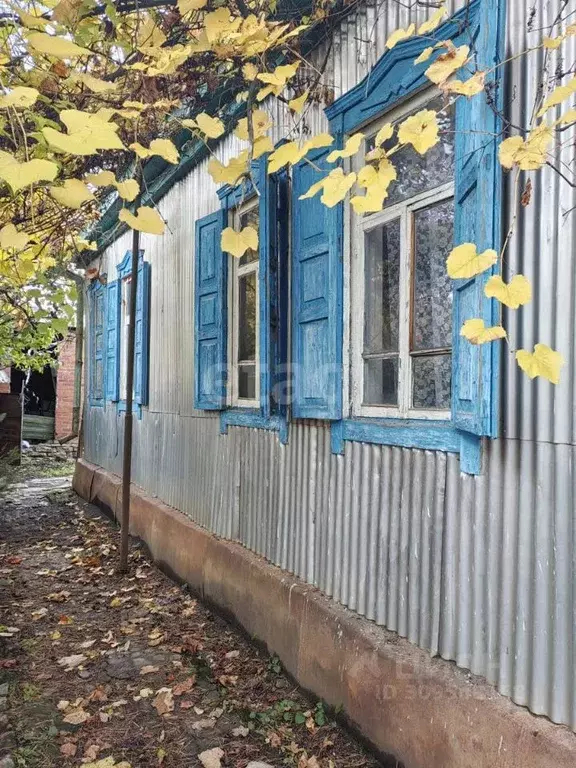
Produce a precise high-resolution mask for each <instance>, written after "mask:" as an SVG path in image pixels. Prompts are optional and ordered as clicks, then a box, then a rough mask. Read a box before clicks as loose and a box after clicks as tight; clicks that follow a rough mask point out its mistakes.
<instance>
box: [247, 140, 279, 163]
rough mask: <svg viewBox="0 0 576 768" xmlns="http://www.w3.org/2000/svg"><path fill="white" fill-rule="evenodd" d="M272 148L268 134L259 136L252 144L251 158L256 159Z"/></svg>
mask: <svg viewBox="0 0 576 768" xmlns="http://www.w3.org/2000/svg"><path fill="white" fill-rule="evenodd" d="M273 150H274V144H273V143H272V139H271V138H270V136H261V137H260V138H259V139H256V141H255V142H254V146H253V147H252V159H253V160H258V158H259V157H261V156H262V155H263V154H265V153H266V152H272V151H273Z"/></svg>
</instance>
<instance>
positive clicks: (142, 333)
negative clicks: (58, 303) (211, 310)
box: [110, 250, 151, 419]
mask: <svg viewBox="0 0 576 768" xmlns="http://www.w3.org/2000/svg"><path fill="white" fill-rule="evenodd" d="M116 274H117V276H118V280H117V282H118V288H117V292H116V294H117V299H116V300H117V302H118V309H117V312H116V313H115V316H116V318H117V326H116V334H115V338H116V346H117V351H116V358H117V361H118V363H117V366H116V369H115V371H116V387H115V390H116V393H117V394H116V397H115V398H110V399H111V400H112V401H113V402H116V408H117V411H118V413H125V412H126V400H123V399H120V334H121V322H122V312H121V309H120V307H121V302H122V287H121V286H122V281H123V280H125V279H126V278H128V277H131V275H132V251H126V253H125V254H124V258H123V259H122V261H121V262H120V264H118V266H117V267H116ZM150 286H151V280H150V264H148V262H145V261H144V251H143V250H140V252H139V254H138V286H137V291H138V295H137V297H136V318H135V323H136V332H135V333H136V338H135V348H134V399H133V402H132V413H134V414H136V415H137V416H138V418H139V419H141V418H142V406H143V405H148V377H149V345H150ZM110 336H112V331H111V330H110Z"/></svg>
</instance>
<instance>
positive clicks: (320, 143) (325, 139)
mask: <svg viewBox="0 0 576 768" xmlns="http://www.w3.org/2000/svg"><path fill="white" fill-rule="evenodd" d="M332 144H334V137H333V136H330V134H329V133H318V134H316V136H313V137H312V138H311V139H308V141H305V142H304V144H303V145H302V149H303V150H304V155H306V154H308V152H310V151H311V150H312V149H323V148H324V147H330V146H332Z"/></svg>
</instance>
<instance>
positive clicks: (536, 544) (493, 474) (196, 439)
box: [85, 0, 576, 729]
mask: <svg viewBox="0 0 576 768" xmlns="http://www.w3.org/2000/svg"><path fill="white" fill-rule="evenodd" d="M563 6H564V3H563V2H562V0H547V1H546V2H544V0H542V2H540V3H536V5H535V8H536V15H535V16H534V18H533V19H532V21H531V25H532V28H533V29H534V30H541V29H542V28H543V27H546V25H549V24H550V23H551V22H552V21H553V20H554V19H555V18H556V17H557V16H558V14H559V13H560V11H561V9H562V7H563ZM376 7H377V8H378V13H376ZM531 10H532V4H530V5H528V4H526V3H525V2H524V0H510V2H509V18H508V43H507V44H508V53H514V52H518V51H520V50H522V49H523V48H525V47H527V46H529V45H531V44H533V43H534V41H535V40H537V39H539V37H540V35H541V34H542V32H541V31H536V32H534V33H529V32H528V31H527V29H528V21H529V17H530V16H531ZM415 13H416V8H415V7H414V8H412V9H409V8H407V7H406V6H405V5H403V4H399V3H396V2H390V3H387V4H384V5H382V4H380V3H378V4H377V5H375V4H374V3H372V2H370V3H369V4H367V5H366V6H365V7H364V8H361V9H359V10H358V12H357V13H356V14H355V15H350V16H349V17H347V18H346V19H345V20H344V21H343V23H342V25H341V28H340V29H339V30H337V31H336V33H335V35H334V41H333V46H332V48H331V50H330V51H329V56H328V66H327V68H326V73H325V82H326V83H327V84H330V85H331V86H332V87H333V88H334V92H335V96H336V97H337V96H339V95H341V93H343V92H345V91H346V90H348V89H349V88H350V87H352V86H353V85H354V84H355V83H356V82H357V81H358V79H359V78H361V77H362V76H363V75H364V74H365V73H366V72H367V71H368V69H369V68H370V67H371V66H372V65H373V64H374V62H375V61H376V60H377V59H378V57H379V56H381V55H382V53H383V49H384V42H385V40H386V38H387V36H388V34H389V32H390V31H391V30H392V29H394V28H396V27H397V26H399V25H402V26H406V25H407V24H408V23H409V22H410V21H411V20H413V19H414V14H415ZM426 13H427V12H426V10H425V9H421V8H420V9H418V15H419V18H423V16H426ZM326 50H327V49H326V48H325V46H324V47H323V48H322V49H321V50H319V51H318V55H317V61H318V62H322V61H323V60H324V57H325V55H326ZM547 55H548V57H549V63H548V72H549V82H548V83H547V86H548V85H550V86H552V85H553V84H554V82H553V81H554V75H555V72H556V71H557V67H558V65H559V64H562V62H561V61H559V58H558V57H559V56H562V55H563V56H564V58H565V60H566V62H567V63H566V65H565V67H564V68H566V69H568V68H569V67H570V66H571V64H570V62H573V61H575V60H576V38H573V39H572V41H571V42H570V43H569V44H567V45H566V46H565V47H564V48H563V49H562V50H561V51H558V52H552V53H549V54H547ZM541 63H542V62H541V61H540V60H539V59H538V57H533V58H529V59H526V58H521V59H516V60H515V61H513V62H512V63H511V64H510V66H509V67H508V69H507V83H508V86H507V87H508V94H509V101H510V104H511V107H510V119H511V121H512V123H519V122H522V121H525V119H526V112H527V110H528V109H529V107H530V105H531V104H532V102H533V99H534V96H535V92H536V88H537V87H538V83H539V80H538V71H539V70H538V67H539V66H540V65H541ZM273 113H274V114H273V117H274V120H275V138H279V137H280V136H282V135H285V134H286V132H287V131H288V130H290V129H291V128H292V126H293V120H292V118H291V117H290V115H288V114H286V113H285V112H284V111H283V109H282V108H281V107H280V106H279V105H276V106H274V107H273ZM326 127H327V125H326V120H325V117H324V115H323V112H322V111H321V110H319V109H318V110H316V111H315V112H314V113H313V114H312V115H308V118H307V125H306V128H307V129H309V130H310V131H312V132H317V131H322V130H325V129H326ZM238 150H239V146H238V143H237V141H236V139H234V138H233V137H232V138H230V139H227V140H226V141H224V142H223V143H222V144H221V145H220V146H219V148H218V150H217V154H218V156H219V157H220V158H221V159H223V160H226V159H227V158H229V157H230V156H232V155H234V154H236V153H237V152H238ZM561 161H562V162H565V163H568V164H569V163H570V162H572V163H574V148H573V147H572V148H570V147H568V146H567V147H566V148H565V149H564V150H563V153H562V155H561V156H560V157H558V162H561ZM215 191H216V188H215V186H214V184H213V183H212V181H211V179H210V177H209V176H208V175H207V173H206V170H205V164H203V165H202V166H200V167H199V168H198V169H196V170H195V171H194V172H193V173H192V174H191V175H190V176H189V177H188V178H187V179H185V180H184V181H183V182H181V183H179V184H178V185H176V186H175V187H174V188H173V189H172V190H171V191H170V192H169V193H168V194H167V195H166V197H165V198H164V199H163V200H162V201H161V203H160V208H161V210H162V213H163V214H164V215H165V216H166V218H167V220H168V223H169V226H170V230H171V234H166V235H165V236H164V237H162V238H154V237H150V236H147V235H143V238H142V240H143V247H144V249H145V251H146V258H147V259H148V260H149V261H150V262H151V264H152V269H153V286H152V314H151V334H152V335H151V366H150V371H151V374H150V375H151V382H150V407H149V408H148V409H144V412H143V414H142V419H141V420H137V421H136V423H135V453H134V463H133V466H134V478H135V481H136V482H137V483H138V484H139V485H141V486H142V487H144V488H146V489H147V490H148V491H149V492H150V493H152V494H156V495H157V496H158V497H160V498H161V499H163V500H164V501H166V502H167V503H168V504H171V505H172V506H174V507H176V508H178V509H180V510H182V511H183V512H184V513H185V514H187V515H189V516H190V517H191V518H192V519H193V520H195V521H196V522H197V523H199V524H200V525H203V526H205V527H206V528H208V529H209V530H211V531H214V532H215V533H216V534H218V535H220V536H223V537H226V538H228V539H234V540H238V541H240V542H242V543H243V544H244V545H245V546H247V547H249V548H250V549H252V550H253V551H254V552H257V553H258V554H260V555H262V556H264V557H266V558H268V559H269V560H270V561H271V562H273V563H275V564H277V565H279V566H281V567H282V568H285V569H286V570H288V571H291V572H292V573H295V574H297V575H298V576H300V577H301V578H303V579H305V580H306V581H308V582H309V583H310V584H313V585H315V586H317V587H318V588H320V589H322V590H323V591H324V592H326V593H327V594H328V595H330V596H332V597H333V598H334V599H335V600H338V601H339V602H341V603H343V604H344V605H347V606H348V607H350V608H351V609H352V610H355V611H357V612H358V613H360V614H362V615H365V616H367V617H368V618H370V619H372V620H374V621H376V622H377V623H378V624H380V625H382V626H385V627H387V628H389V629H391V630H394V631H396V632H398V633H399V634H400V635H402V636H404V637H407V638H408V639H410V640H411V641H412V642H414V643H416V644H418V645H419V646H421V647H422V648H425V649H428V650H430V651H431V652H432V653H439V654H440V655H441V656H442V657H443V658H445V659H449V660H453V661H455V662H456V663H457V664H458V665H459V666H461V667H465V668H468V669H471V670H472V671H473V672H475V673H477V674H480V675H483V676H485V677H486V678H487V679H488V680H489V681H490V682H491V683H493V684H494V685H495V686H496V687H497V689H498V690H499V691H501V692H502V693H503V694H505V695H507V696H510V697H511V698H512V699H513V700H514V701H516V702H518V703H519V704H524V705H526V706H528V707H529V708H530V709H531V710H532V711H533V712H536V713H541V714H547V715H548V716H549V717H550V718H552V719H553V720H555V721H557V722H563V723H567V724H568V725H570V726H571V727H572V728H573V729H576V694H575V691H576V607H575V606H576V587H575V586H574V584H575V577H576V546H575V544H576V541H575V536H576V486H575V483H576V481H575V478H574V461H575V458H576V457H575V451H576V447H575V443H576V419H575V418H574V404H575V402H576V376H575V371H574V365H575V359H576V349H575V344H576V341H575V336H576V335H575V334H574V327H576V274H575V270H576V265H575V259H574V253H575V252H576V247H575V246H576V242H575V239H576V235H575V233H576V223H575V218H574V214H572V215H567V212H568V211H569V210H570V209H571V208H573V207H575V206H576V190H574V189H572V188H571V187H570V186H569V185H568V184H566V183H565V182H563V181H562V180H561V179H560V177H559V176H558V175H557V174H556V173H554V172H553V171H552V170H551V169H545V170H544V171H543V172H541V173H539V174H538V175H537V176H535V178H534V192H533V202H532V205H531V206H529V207H528V208H526V209H521V210H520V211H519V212H518V213H519V217H518V224H517V229H516V233H515V236H514V237H513V238H512V242H511V247H510V250H509V254H508V259H507V264H508V268H509V271H510V273H511V274H513V273H516V272H519V271H521V272H523V273H524V274H526V275H527V276H528V277H530V278H531V279H532V281H533V282H534V283H535V284H536V285H537V298H536V300H535V302H534V303H533V304H532V305H529V306H528V307H526V308H524V309H523V310H520V311H519V312H517V313H511V316H510V317H509V318H507V325H508V327H509V328H510V336H511V340H512V346H513V347H521V346H524V347H531V345H532V344H533V343H534V342H535V341H542V342H545V343H549V344H550V345H551V346H555V347H556V348H558V349H560V350H561V351H562V353H563V355H564V356H565V358H566V361H567V364H566V367H565V369H564V371H563V376H562V383H561V384H560V386H559V387H557V388H553V387H552V386H551V385H549V384H547V383H545V382H530V381H529V380H528V379H527V378H526V377H524V376H523V375H521V374H520V373H519V372H518V370H517V368H516V366H515V364H514V363H513V362H511V361H510V359H509V357H508V355H505V359H504V374H503V385H502V396H503V397H502V400H503V438H502V439H500V440H497V441H493V442H491V443H489V444H487V446H486V451H485V460H486V467H485V472H484V474H483V475H482V476H480V477H477V478H474V477H471V476H466V475H462V474H461V473H460V469H459V461H458V459H457V458H456V457H455V456H451V455H445V454H441V453H433V452H426V451H415V450H406V449H400V448H393V447H386V446H376V445H363V444H352V443H347V444H346V449H345V455H344V456H335V455H333V454H332V453H331V452H330V439H329V430H328V429H327V428H326V426H325V425H322V424H320V423H313V422H302V423H297V424H291V425H290V439H289V443H288V445H286V446H283V445H280V443H279V441H278V437H277V434H276V433H273V432H267V431H263V430H255V429H246V428H240V427H230V428H229V429H228V434H227V435H220V432H219V422H218V418H217V416H214V415H212V414H209V413H204V412H198V411H194V409H193V407H192V401H193V335H192V331H193V329H192V317H193V293H192V289H193V249H194V222H195V220H196V219H197V218H199V217H201V216H204V215H206V214H207V213H210V212H212V211H214V210H216V209H217V207H218V200H217V197H216V194H215ZM507 194H508V203H507V206H506V210H505V218H506V219H507V221H510V220H511V218H512V216H513V213H514V211H513V206H512V204H511V190H510V189H509V190H508V193H507ZM129 248H130V235H125V236H123V237H122V238H120V239H119V240H118V241H117V242H116V243H115V244H114V245H113V246H111V247H110V248H109V250H108V252H107V253H106V254H105V255H104V258H103V263H102V270H103V271H108V272H110V273H111V275H112V277H114V276H115V272H114V265H115V264H117V263H118V262H119V261H120V260H121V259H122V257H123V255H124V253H125V251H126V250H127V249H129ZM122 423H123V419H122V417H121V416H120V417H119V416H118V415H117V414H116V410H115V408H112V407H111V406H110V405H108V406H107V407H106V408H104V409H102V408H91V409H89V410H88V412H87V414H86V424H85V434H86V456H87V458H88V459H90V460H91V461H94V462H95V463H97V464H100V465H102V466H104V467H107V468H108V469H111V470H113V471H116V472H118V471H119V470H120V463H121V440H122Z"/></svg>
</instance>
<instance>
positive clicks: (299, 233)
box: [292, 121, 343, 420]
mask: <svg viewBox="0 0 576 768" xmlns="http://www.w3.org/2000/svg"><path fill="white" fill-rule="evenodd" d="M339 122H341V121H339ZM332 134H333V135H334V137H335V140H336V141H335V146H336V147H338V146H341V144H342V133H341V131H340V130H339V126H334V125H333V126H332ZM331 150H332V148H328V149H322V150H318V151H316V152H313V153H311V154H310V155H309V157H308V160H309V161H310V162H308V161H307V160H303V161H302V162H300V163H298V164H297V165H296V166H295V167H294V168H293V194H292V360H293V399H292V415H293V417H294V418H300V419H330V420H337V419H340V418H342V336H343V302H342V293H343V272H342V226H343V204H342V203H339V204H338V205H336V206H334V207H333V208H327V207H326V206H325V205H324V204H323V203H321V202H320V198H319V197H318V196H315V197H313V198H312V199H308V200H299V197H300V195H302V194H304V193H305V192H307V191H308V189H309V187H310V186H311V185H312V184H314V183H315V182H316V181H318V179H319V178H322V175H324V173H326V172H327V171H329V170H332V168H334V165H332V164H328V163H327V162H326V157H327V155H328V154H329V152H330V151H331ZM317 168H319V169H320V171H321V173H318V170H317Z"/></svg>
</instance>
